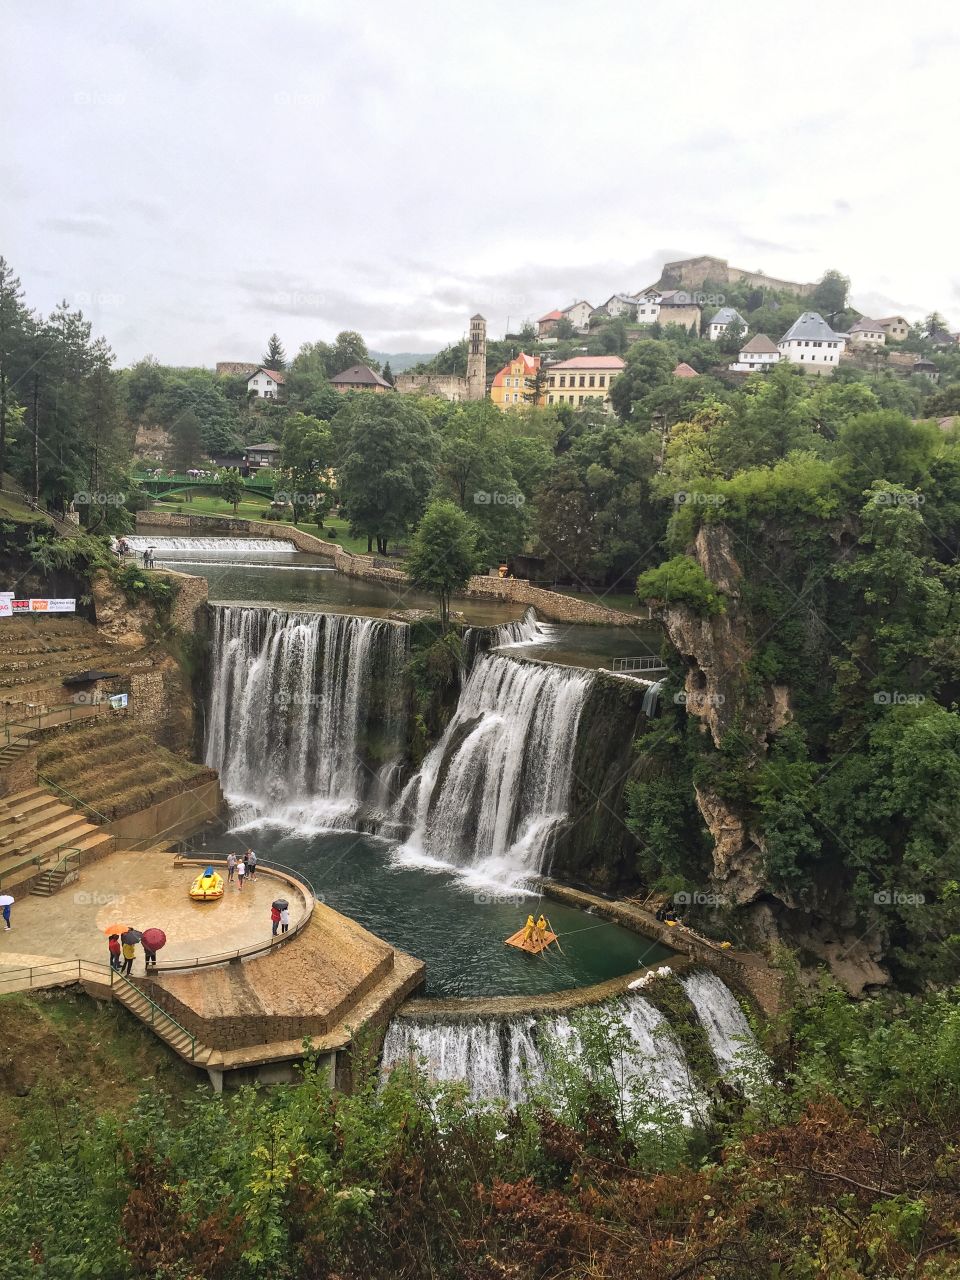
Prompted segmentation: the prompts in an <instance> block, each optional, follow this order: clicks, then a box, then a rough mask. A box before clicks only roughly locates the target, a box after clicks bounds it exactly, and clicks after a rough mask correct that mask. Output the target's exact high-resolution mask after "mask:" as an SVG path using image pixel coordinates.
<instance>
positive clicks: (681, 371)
mask: <svg viewBox="0 0 960 1280" xmlns="http://www.w3.org/2000/svg"><path fill="white" fill-rule="evenodd" d="M673 376H674V377H675V378H699V377H700V375H699V373H697V371H696V369H691V368H690V366H689V365H688V364H686V363H685V362H684V361H681V362H680V364H678V365H677V367H676V368H675V369H674V371H673Z"/></svg>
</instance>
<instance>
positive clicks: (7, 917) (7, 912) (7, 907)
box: [3, 902, 13, 932]
mask: <svg viewBox="0 0 960 1280" xmlns="http://www.w3.org/2000/svg"><path fill="white" fill-rule="evenodd" d="M11 905H12V904H11V903H9V902H5V903H4V904H3V924H4V928H6V930H7V931H8V932H9V931H10V930H11V929H12V928H13V925H12V924H11V923H10V907H11Z"/></svg>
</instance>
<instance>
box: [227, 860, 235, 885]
mask: <svg viewBox="0 0 960 1280" xmlns="http://www.w3.org/2000/svg"><path fill="white" fill-rule="evenodd" d="M236 874H237V855H236V854H235V853H228V854H227V884H231V883H232V882H233V877H234V876H235V875H236Z"/></svg>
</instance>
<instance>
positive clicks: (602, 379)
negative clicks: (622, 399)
mask: <svg viewBox="0 0 960 1280" xmlns="http://www.w3.org/2000/svg"><path fill="white" fill-rule="evenodd" d="M599 385H600V386H601V387H605V386H606V385H607V377H606V374H603V373H601V375H600V384H599Z"/></svg>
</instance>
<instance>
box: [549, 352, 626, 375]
mask: <svg viewBox="0 0 960 1280" xmlns="http://www.w3.org/2000/svg"><path fill="white" fill-rule="evenodd" d="M623 368H624V361H623V360H621V359H620V357H619V356H573V358H572V359H570V360H561V361H560V362H559V364H552V365H551V366H550V372H551V373H553V371H554V369H616V370H617V371H618V372H619V371H620V370H621V369H623Z"/></svg>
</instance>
